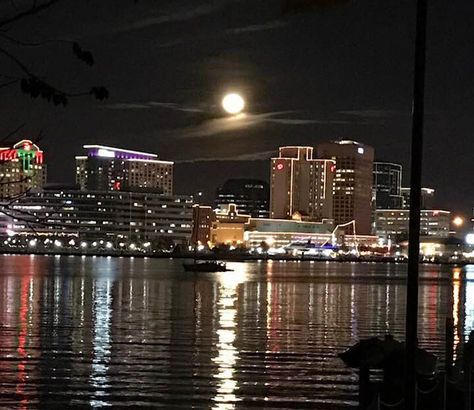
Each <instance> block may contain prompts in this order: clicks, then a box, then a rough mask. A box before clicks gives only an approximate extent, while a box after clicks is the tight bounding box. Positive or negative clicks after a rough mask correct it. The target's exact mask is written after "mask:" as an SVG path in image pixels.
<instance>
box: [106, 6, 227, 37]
mask: <svg viewBox="0 0 474 410" xmlns="http://www.w3.org/2000/svg"><path fill="white" fill-rule="evenodd" d="M233 1H235V0H218V1H211V2H209V3H205V4H201V5H199V6H197V7H187V8H183V9H181V10H179V11H177V12H174V13H169V14H163V15H160V16H155V17H146V18H144V19H141V20H138V21H134V22H132V23H130V24H126V25H123V26H121V27H118V28H116V29H115V30H114V32H115V33H121V32H126V31H133V30H141V29H144V28H148V27H152V26H159V25H162V24H166V23H177V22H185V21H189V20H192V19H195V18H199V17H203V16H207V15H209V14H212V13H215V12H216V11H218V10H220V9H222V8H224V7H226V6H227V5H228V4H229V3H232V2H233Z"/></svg>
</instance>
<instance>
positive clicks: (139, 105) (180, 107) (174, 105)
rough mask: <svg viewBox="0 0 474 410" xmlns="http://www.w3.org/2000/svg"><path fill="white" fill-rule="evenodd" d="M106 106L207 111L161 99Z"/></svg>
mask: <svg viewBox="0 0 474 410" xmlns="http://www.w3.org/2000/svg"><path fill="white" fill-rule="evenodd" d="M104 108H107V109H109V110H148V109H151V108H164V109H169V110H174V111H182V112H195V113H202V112H205V111H204V110H203V109H201V108H198V107H190V106H184V105H180V104H177V103H173V102H159V101H148V102H144V103H114V104H106V105H105V106H104Z"/></svg>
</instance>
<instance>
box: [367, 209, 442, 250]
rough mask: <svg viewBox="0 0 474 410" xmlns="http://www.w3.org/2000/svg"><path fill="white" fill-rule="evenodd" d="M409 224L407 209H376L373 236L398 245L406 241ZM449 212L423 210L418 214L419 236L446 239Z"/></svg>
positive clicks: (408, 211)
mask: <svg viewBox="0 0 474 410" xmlns="http://www.w3.org/2000/svg"><path fill="white" fill-rule="evenodd" d="M409 223H410V210H409V209H376V210H375V234H376V235H377V236H378V237H379V238H381V239H383V240H384V241H386V242H388V241H389V240H390V241H391V242H393V243H399V242H401V241H405V240H407V239H408V233H409ZM450 223H451V212H449V211H444V210H438V209H423V210H421V213H420V236H421V237H429V238H447V237H448V236H449V231H450Z"/></svg>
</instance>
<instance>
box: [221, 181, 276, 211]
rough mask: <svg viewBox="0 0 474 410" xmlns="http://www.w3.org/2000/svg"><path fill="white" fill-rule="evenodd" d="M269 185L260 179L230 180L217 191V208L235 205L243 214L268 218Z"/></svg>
mask: <svg viewBox="0 0 474 410" xmlns="http://www.w3.org/2000/svg"><path fill="white" fill-rule="evenodd" d="M269 195H270V192H269V188H268V183H267V182H265V181H260V180H258V179H229V180H227V181H226V182H224V184H223V185H222V186H221V187H219V188H218V189H217V192H216V201H215V205H216V207H219V206H220V205H227V204H235V205H236V206H237V210H238V212H239V213H241V214H245V215H250V216H251V217H252V218H268V204H269V199H270V198H269Z"/></svg>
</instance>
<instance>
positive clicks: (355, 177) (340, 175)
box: [316, 140, 374, 235]
mask: <svg viewBox="0 0 474 410" xmlns="http://www.w3.org/2000/svg"><path fill="white" fill-rule="evenodd" d="M316 149H317V153H318V157H319V158H330V159H332V160H334V161H335V162H336V175H335V178H334V199H333V203H334V206H333V218H334V223H335V224H336V225H341V224H346V223H348V222H350V221H353V220H354V221H355V222H356V232H355V233H357V234H363V235H369V234H370V233H371V231H372V229H371V220H372V186H373V163H374V149H373V148H372V147H370V146H368V145H363V144H361V143H359V142H356V141H350V140H340V141H331V142H326V143H321V144H318V145H317V147H316Z"/></svg>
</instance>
